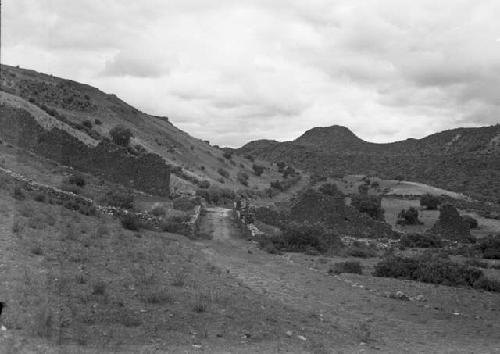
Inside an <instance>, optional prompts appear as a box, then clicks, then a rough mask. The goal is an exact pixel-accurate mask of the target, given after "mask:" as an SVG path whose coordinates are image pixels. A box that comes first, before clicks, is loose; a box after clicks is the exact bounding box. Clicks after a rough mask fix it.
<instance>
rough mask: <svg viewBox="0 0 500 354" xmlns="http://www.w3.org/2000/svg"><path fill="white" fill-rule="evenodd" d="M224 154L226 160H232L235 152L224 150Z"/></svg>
mask: <svg viewBox="0 0 500 354" xmlns="http://www.w3.org/2000/svg"><path fill="white" fill-rule="evenodd" d="M222 156H224V158H225V159H226V160H231V158H232V157H233V153H232V152H230V151H224V153H222Z"/></svg>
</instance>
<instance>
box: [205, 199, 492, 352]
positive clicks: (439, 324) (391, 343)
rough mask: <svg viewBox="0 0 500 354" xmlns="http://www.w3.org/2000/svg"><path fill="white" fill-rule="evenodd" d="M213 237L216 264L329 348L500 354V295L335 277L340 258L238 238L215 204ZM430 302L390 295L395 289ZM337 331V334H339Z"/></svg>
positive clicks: (208, 247)
mask: <svg viewBox="0 0 500 354" xmlns="http://www.w3.org/2000/svg"><path fill="white" fill-rule="evenodd" d="M202 227H203V228H205V229H206V230H208V231H211V233H212V235H213V240H210V241H202V242H199V245H200V247H202V250H203V252H204V253H205V254H206V255H207V257H208V259H209V260H210V262H211V263H213V264H215V265H217V267H220V268H221V269H227V271H228V272H230V274H232V275H233V276H235V277H236V278H237V279H239V280H240V281H241V282H242V283H243V284H245V285H246V286H247V287H249V288H250V289H252V290H254V291H256V292H258V293H261V294H264V295H265V296H267V297H269V298H270V299H274V300H277V301H279V302H281V303H283V304H286V305H287V306H290V307H291V308H293V309H296V310H299V311H306V312H307V313H309V314H310V316H311V317H312V318H314V319H315V321H316V324H312V325H311V324H308V325H309V326H310V327H305V326H304V328H303V331H302V332H301V333H294V334H293V336H296V335H303V336H304V337H306V338H307V340H309V341H311V342H313V343H314V345H313V347H314V348H316V349H320V348H321V350H323V351H326V352H337V351H343V352H358V351H363V352H372V351H373V352H375V351H380V352H393V353H401V352H419V353H421V352H433V353H436V352H464V353H465V352H468V353H470V352H475V353H486V352H488V353H489V352H500V321H498V314H499V313H500V295H499V294H495V293H488V292H479V291H476V290H469V289H461V288H452V287H446V286H435V285H429V284H422V283H417V282H412V281H401V280H396V279H387V278H375V277H371V276H369V275H353V274H349V275H348V274H342V275H340V276H330V275H328V272H327V269H328V265H329V263H331V262H333V261H334V259H331V258H325V257H318V256H306V255H299V254H285V255H282V256H275V255H270V254H268V253H265V252H264V251H261V250H259V249H258V248H257V247H256V245H254V244H252V243H249V242H248V241H247V240H244V239H242V238H241V237H239V236H238V234H239V232H238V229H237V227H236V225H235V223H234V222H233V220H232V216H231V211H230V210H228V209H221V208H214V209H209V210H208V215H207V216H206V218H205V221H204V224H203V225H202ZM395 291H403V292H404V293H405V294H407V295H408V296H417V295H423V296H424V298H425V299H426V301H424V302H415V301H402V300H399V299H393V298H388V297H386V296H385V293H387V292H395ZM331 333H337V336H339V335H340V337H341V338H342V339H343V340H341V341H339V338H336V337H335V336H332V335H331Z"/></svg>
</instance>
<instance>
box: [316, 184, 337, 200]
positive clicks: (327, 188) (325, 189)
mask: <svg viewBox="0 0 500 354" xmlns="http://www.w3.org/2000/svg"><path fill="white" fill-rule="evenodd" d="M319 191H320V192H321V193H323V194H326V195H330V196H332V197H338V196H342V192H340V191H339V189H338V188H337V185H335V184H334V183H325V184H323V185H322V186H321V187H319Z"/></svg>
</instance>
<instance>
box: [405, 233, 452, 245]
mask: <svg viewBox="0 0 500 354" xmlns="http://www.w3.org/2000/svg"><path fill="white" fill-rule="evenodd" d="M399 244H400V245H401V246H403V247H408V248H441V247H443V241H441V239H440V238H438V237H437V236H435V235H432V234H407V235H403V236H402V237H401V240H400V241H399Z"/></svg>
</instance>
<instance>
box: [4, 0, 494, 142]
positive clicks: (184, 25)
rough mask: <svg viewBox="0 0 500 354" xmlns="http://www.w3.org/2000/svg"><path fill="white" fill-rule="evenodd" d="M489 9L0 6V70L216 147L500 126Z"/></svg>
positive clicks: (315, 0) (18, 1) (191, 3)
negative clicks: (19, 71)
mask: <svg viewBox="0 0 500 354" xmlns="http://www.w3.org/2000/svg"><path fill="white" fill-rule="evenodd" d="M499 12H500V3H499V2H498V1H496V0H485V1H481V2H477V1H473V0H448V1H441V2H436V1H431V0H422V1H409V0H404V1H403V0H369V1H366V0H363V1H362V0H341V1H335V2H332V1H328V0H310V1H307V2H304V1H298V0H291V1H290V0H289V1H285V0H273V1H265V0H242V1H230V0H221V1H217V2H207V1H203V0H178V1H168V2H166V1H161V0H147V1H122V0H82V1H75V2H68V1H64V0H7V1H4V2H3V23H2V25H3V28H2V29H3V33H2V36H3V43H2V44H3V46H2V47H3V48H2V49H3V51H2V54H3V60H4V61H5V62H6V63H8V64H12V65H16V64H19V65H21V66H23V67H29V68H33V69H35V70H40V71H44V72H50V73H53V74H56V75H61V76H63V77H67V78H72V79H75V80H78V81H82V82H86V83H90V84H93V85H95V86H97V87H99V88H101V89H103V90H105V91H108V92H114V93H116V94H117V95H119V96H120V97H122V98H123V99H125V100H126V101H127V102H129V103H131V104H133V105H135V106H137V107H138V108H140V109H142V110H144V111H146V112H148V113H153V114H161V115H167V116H169V117H170V118H171V119H172V121H173V122H174V123H176V124H177V125H178V126H179V127H180V128H183V129H186V130H187V131H188V132H189V133H191V134H193V135H195V136H198V137H200V138H203V139H208V140H210V141H211V142H213V143H218V144H220V145H233V146H238V145H241V144H244V143H245V142H247V141H248V140H251V139H257V138H275V139H293V138H295V137H297V136H298V135H300V134H301V133H302V132H303V131H304V130H306V129H309V128H311V127H313V126H328V125H332V124H343V125H347V126H348V127H350V128H351V129H352V130H353V131H355V132H356V133H357V134H359V135H360V136H361V137H363V138H365V139H368V140H371V141H391V140H394V139H402V138H407V137H421V136H423V135H426V134H429V133H432V132H435V131H438V130H442V129H448V128H451V127H455V126H457V125H458V124H465V125H481V124H493V123H497V122H499V121H500V118H499V117H500V115H499V113H500V108H499V106H500V98H499V96H498V94H497V92H498V88H499V87H500V70H499V69H500V64H499V63H500V47H499V46H498V45H495V44H494V43H493V42H494V41H498V39H497V38H498V33H500V23H499V22H498V21H497V19H496V18H495V16H496V14H498V13H499Z"/></svg>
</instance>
